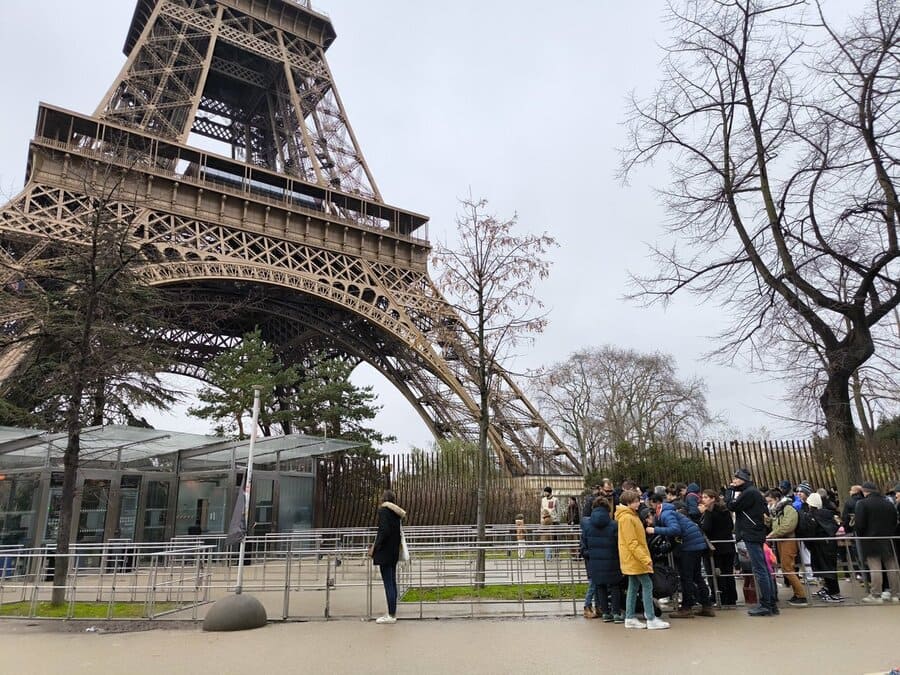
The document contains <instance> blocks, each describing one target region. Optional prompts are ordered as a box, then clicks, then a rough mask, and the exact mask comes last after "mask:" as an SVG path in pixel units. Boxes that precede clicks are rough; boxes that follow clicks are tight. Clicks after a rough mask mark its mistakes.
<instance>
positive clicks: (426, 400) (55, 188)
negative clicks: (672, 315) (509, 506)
mask: <svg viewBox="0 0 900 675" xmlns="http://www.w3.org/2000/svg"><path fill="white" fill-rule="evenodd" d="M334 39H335V32H334V28H333V27H332V24H331V21H330V20H329V18H328V17H327V16H325V15H323V14H321V13H319V12H316V11H314V10H313V8H312V7H311V5H310V3H309V2H308V0H138V2H137V5H136V8H135V11H134V16H133V18H132V22H131V26H130V28H129V31H128V37H127V38H126V41H125V46H124V52H125V55H126V57H127V60H126V62H125V64H124V66H123V67H122V69H121V71H120V73H119V75H118V77H117V78H116V80H115V81H114V82H113V84H112V86H111V87H110V88H109V90H108V92H107V93H106V95H105V96H104V97H103V100H102V101H101V103H100V105H99V106H98V107H97V109H96V111H95V112H94V114H93V115H84V114H79V113H76V112H72V111H69V110H64V109H61V108H57V107H53V106H50V105H41V106H40V108H39V111H38V120H37V127H36V132H35V137H34V139H33V140H32V141H31V144H30V150H29V157H28V170H27V177H26V185H25V187H24V189H23V190H22V192H21V193H19V194H18V195H17V196H16V197H15V198H13V199H12V201H10V202H9V203H8V204H6V205H5V206H4V207H3V208H2V210H0V238H2V243H3V247H2V249H0V250H2V253H0V255H4V256H6V259H7V262H8V263H9V264H10V265H13V266H15V265H18V266H27V265H36V264H41V261H42V256H44V257H46V256H47V255H48V253H47V251H48V248H49V244H50V243H51V242H53V241H54V240H72V239H73V238H74V239H77V237H78V232H79V228H80V227H81V226H82V225H83V223H82V222H81V220H80V219H81V218H82V216H83V214H84V213H86V212H87V211H89V209H90V204H89V203H88V201H89V199H88V196H87V195H86V194H85V189H84V182H83V180H81V179H79V176H84V175H86V174H89V173H90V172H91V171H96V170H97V167H98V166H100V167H101V168H109V167H114V168H116V170H117V171H119V172H120V173H121V174H122V175H124V178H123V179H121V183H120V187H119V188H118V191H117V192H116V194H115V195H114V196H113V200H112V202H111V203H109V204H108V205H107V207H108V208H109V209H110V211H111V212H114V213H116V217H118V218H122V219H123V220H124V221H125V222H126V223H127V224H128V227H129V228H130V231H131V232H133V238H134V244H135V246H141V247H142V248H143V250H144V251H146V252H147V255H148V259H149V260H150V261H151V262H149V263H148V264H146V265H144V266H143V267H142V275H143V278H144V279H146V282H147V283H148V284H151V285H156V286H159V287H161V288H164V289H166V290H170V291H172V292H177V293H179V294H180V295H181V296H182V297H185V296H188V295H189V296H192V297H196V298H197V307H198V308H202V307H203V300H204V298H209V297H226V298H227V297H233V296H234V294H235V293H246V292H247V290H246V289H248V288H252V289H254V291H255V292H256V293H261V294H263V295H264V298H265V302H263V303H258V304H259V306H261V307H262V308H261V309H257V310H256V311H255V313H254V314H253V315H252V316H249V317H247V319H246V322H245V323H240V322H234V325H230V326H229V327H228V329H227V334H224V335H209V334H207V333H205V332H203V331H201V330H200V329H199V328H198V325H199V324H198V325H179V326H178V327H177V330H175V331H173V334H172V335H171V336H170V337H171V338H172V339H175V340H177V343H178V344H179V346H180V349H181V364H180V365H179V367H178V369H177V370H178V372H181V373H184V374H187V375H192V376H195V377H199V378H201V379H202V377H203V367H204V364H205V363H206V361H207V360H208V359H210V358H211V357H212V356H214V355H215V354H217V353H219V352H220V351H221V350H223V349H225V348H227V347H229V346H231V345H233V344H235V343H236V342H237V341H239V340H240V336H241V335H242V334H243V333H244V332H245V331H247V330H252V328H253V327H254V326H259V327H260V328H261V330H262V333H263V337H264V338H265V339H267V340H269V341H271V342H273V343H274V344H275V345H277V347H278V348H279V349H280V352H281V353H282V355H283V356H284V358H285V359H286V360H287V361H289V362H297V361H299V360H301V359H302V358H303V357H304V355H307V354H310V353H312V352H313V351H314V350H323V349H324V350H327V351H329V352H330V353H332V354H335V355H338V356H340V357H341V358H344V359H347V360H349V361H351V362H352V363H359V362H363V361H365V362H368V363H369V364H371V365H372V366H374V367H375V368H376V369H377V370H379V371H380V372H381V373H382V374H383V375H385V377H386V378H387V379H388V380H389V381H390V382H391V383H393V385H394V386H396V387H397V389H399V390H400V391H401V392H402V393H403V394H404V396H405V397H406V399H407V400H408V401H409V403H410V404H411V405H412V406H413V407H414V408H415V410H416V411H417V412H418V413H419V415H420V416H421V417H422V419H423V420H424V421H425V422H426V424H427V425H428V427H429V429H430V430H431V432H432V433H433V434H434V436H435V437H436V438H447V437H461V438H467V439H475V438H477V430H478V418H479V412H478V406H477V404H476V401H477V399H478V397H477V389H476V387H475V384H474V381H473V377H472V374H471V373H472V372H473V371H472V363H471V359H470V357H469V355H471V354H473V353H475V347H474V342H473V341H472V338H471V334H470V333H469V332H468V331H467V329H466V328H465V326H463V324H462V322H461V321H460V320H459V318H458V317H457V316H456V315H455V313H454V312H453V310H452V309H451V308H450V307H449V306H448V304H447V303H446V301H445V300H444V299H443V298H442V296H441V294H440V292H439V291H438V290H437V289H436V287H435V285H434V284H433V283H432V281H431V280H430V278H429V276H428V270H427V259H428V254H429V251H430V246H429V243H428V239H427V223H428V219H427V218H426V217H425V216H422V215H420V214H417V213H414V212H411V211H407V210H404V209H400V208H397V207H394V206H391V205H389V204H387V203H385V202H384V200H383V199H382V197H381V193H380V192H379V190H378V187H377V186H376V184H375V180H374V178H373V176H372V172H371V171H370V169H369V167H368V165H367V164H366V161H365V159H364V158H363V154H362V151H361V150H360V147H359V143H358V142H357V139H356V136H355V135H354V133H353V129H352V128H351V126H350V123H349V121H348V118H347V113H346V110H345V109H344V105H343V103H342V101H341V98H340V96H339V95H338V91H337V88H336V86H335V83H334V78H333V77H332V73H331V70H330V69H329V67H328V63H327V61H326V59H325V52H326V51H327V49H328V47H329V46H330V45H331V44H332V42H333V41H334ZM194 137H202V138H203V139H208V140H204V141H202V142H198V143H196V144H194V145H191V144H189V140H193V138H194ZM211 146H214V147H215V148H216V149H217V151H216V152H213V151H210V150H208V149H206V148H207V147H211ZM6 276H7V278H5V279H3V283H4V285H6V284H9V283H10V282H11V281H12V280H13V279H14V272H7V273H6ZM198 311H200V310H199V309H198ZM10 318H11V317H6V319H7V320H9V319H10ZM26 358H27V352H26V351H25V350H24V349H18V350H16V349H11V350H8V351H7V352H6V353H4V354H2V355H0V380H5V379H7V378H10V377H12V376H13V375H14V373H15V372H16V369H17V368H18V367H20V366H21V364H22V363H23V362H24V360H25V359H26ZM494 375H495V378H494V379H495V381H496V382H498V383H499V385H498V391H497V392H496V394H495V395H494V398H493V400H494V403H493V410H492V426H491V429H490V433H489V438H490V442H491V445H492V447H493V449H494V451H495V452H496V454H497V456H498V459H499V461H500V463H501V465H502V466H504V467H505V468H506V469H507V470H508V471H509V472H511V473H513V474H525V473H529V472H534V471H535V470H538V467H540V469H541V470H546V467H547V466H548V463H549V465H550V466H554V465H555V466H556V467H557V468H559V467H562V466H564V465H569V466H571V465H576V466H577V462H576V461H575V458H574V457H573V456H572V455H571V453H570V451H569V450H568V449H567V448H566V447H565V445H564V444H563V443H562V441H561V440H560V439H559V437H558V436H557V435H556V434H555V433H554V432H553V430H552V429H550V428H549V426H548V425H547V423H546V422H545V421H544V420H543V419H542V418H541V416H540V414H539V413H538V411H537V410H536V409H535V408H534V407H533V406H532V405H531V403H530V402H529V401H528V399H527V398H526V396H525V395H524V394H523V392H522V391H521V389H520V388H519V387H517V386H516V383H515V382H514V381H513V379H512V378H511V377H510V375H509V374H508V373H507V372H505V371H504V370H503V369H501V368H499V367H495V372H494ZM569 463H571V464H569Z"/></svg>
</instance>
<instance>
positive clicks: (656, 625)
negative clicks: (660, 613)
mask: <svg viewBox="0 0 900 675" xmlns="http://www.w3.org/2000/svg"><path fill="white" fill-rule="evenodd" d="M668 627H669V622H668V621H663V620H662V619H657V618H656V617H654V618H652V619H648V620H647V630H665V629H666V628H668Z"/></svg>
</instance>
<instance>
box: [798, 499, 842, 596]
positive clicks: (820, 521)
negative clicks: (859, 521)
mask: <svg viewBox="0 0 900 675" xmlns="http://www.w3.org/2000/svg"><path fill="white" fill-rule="evenodd" d="M806 506H807V507H808V509H809V514H810V516H811V517H812V520H813V536H814V537H816V539H815V540H813V541H809V542H807V543H806V545H807V546H808V547H809V553H810V556H811V557H812V568H813V572H815V573H816V574H817V575H818V576H819V577H820V578H821V579H822V580H823V581H824V582H825V587H824V588H822V589H821V590H820V591H819V592H818V593H817V595H818V596H819V598H821V599H822V600H824V601H825V602H832V603H838V602H843V601H844V598H843V597H841V588H840V586H838V580H837V540H836V539H826V538H824V537H834V536H835V535H836V534H837V530H838V522H837V514H836V513H835V512H834V511H832V510H831V509H829V508H827V507H826V506H825V505H824V503H823V502H822V496H821V495H820V494H819V493H817V492H813V493H812V494H811V495H810V496H809V498H808V499H807V500H806Z"/></svg>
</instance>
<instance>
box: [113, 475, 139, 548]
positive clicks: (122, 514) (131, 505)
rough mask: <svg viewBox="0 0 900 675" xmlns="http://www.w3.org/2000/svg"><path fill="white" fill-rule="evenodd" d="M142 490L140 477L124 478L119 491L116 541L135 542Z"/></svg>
mask: <svg viewBox="0 0 900 675" xmlns="http://www.w3.org/2000/svg"><path fill="white" fill-rule="evenodd" d="M140 488H141V477H140V476H122V484H121V488H120V490H119V494H120V501H119V528H118V529H117V530H116V539H131V540H134V525H135V522H136V520H137V509H138V495H139V493H140Z"/></svg>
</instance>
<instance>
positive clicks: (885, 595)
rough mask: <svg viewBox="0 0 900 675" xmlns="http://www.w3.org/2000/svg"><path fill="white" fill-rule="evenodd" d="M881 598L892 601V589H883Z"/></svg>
mask: <svg viewBox="0 0 900 675" xmlns="http://www.w3.org/2000/svg"><path fill="white" fill-rule="evenodd" d="M881 599H882V600H884V601H885V602H890V601H891V592H890V591H882V592H881Z"/></svg>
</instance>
